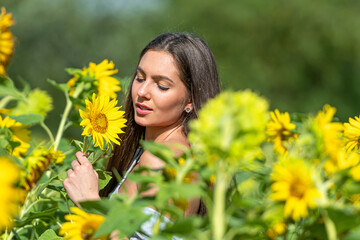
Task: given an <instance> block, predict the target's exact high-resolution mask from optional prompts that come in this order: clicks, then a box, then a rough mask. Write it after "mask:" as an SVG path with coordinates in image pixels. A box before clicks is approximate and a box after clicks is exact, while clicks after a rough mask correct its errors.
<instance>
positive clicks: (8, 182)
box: [0, 157, 20, 232]
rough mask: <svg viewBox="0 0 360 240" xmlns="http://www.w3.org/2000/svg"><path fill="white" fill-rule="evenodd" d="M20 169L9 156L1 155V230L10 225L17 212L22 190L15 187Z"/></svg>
mask: <svg viewBox="0 0 360 240" xmlns="http://www.w3.org/2000/svg"><path fill="white" fill-rule="evenodd" d="M19 176H20V169H19V168H18V167H17V166H16V165H15V164H13V163H12V162H11V160H10V159H9V158H6V157H0V196H1V197H0V212H1V214H0V232H1V230H3V229H4V228H5V227H9V226H10V223H11V218H12V216H13V215H15V214H16V212H17V203H18V201H19V197H20V190H19V189H17V188H15V187H14V186H15V184H16V183H17V182H18V180H19Z"/></svg>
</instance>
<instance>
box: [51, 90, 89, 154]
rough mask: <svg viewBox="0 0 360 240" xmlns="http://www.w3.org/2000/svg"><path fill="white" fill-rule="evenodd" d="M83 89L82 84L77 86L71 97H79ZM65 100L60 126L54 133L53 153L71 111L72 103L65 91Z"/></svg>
mask: <svg viewBox="0 0 360 240" xmlns="http://www.w3.org/2000/svg"><path fill="white" fill-rule="evenodd" d="M83 89H84V84H83V83H81V84H79V85H78V86H77V87H76V89H75V91H74V94H73V97H74V98H77V97H78V96H79V95H80V93H81V92H82V90H83ZM65 98H66V106H65V110H64V113H63V115H62V117H61V121H60V125H59V128H58V131H57V133H56V138H55V142H54V150H55V151H56V150H57V149H58V147H59V144H60V140H61V137H62V135H63V133H64V130H65V129H64V126H65V123H66V120H67V117H68V116H69V113H70V110H71V107H72V102H71V100H70V97H69V93H68V92H67V91H66V92H65Z"/></svg>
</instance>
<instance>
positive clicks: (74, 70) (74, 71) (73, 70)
mask: <svg viewBox="0 0 360 240" xmlns="http://www.w3.org/2000/svg"><path fill="white" fill-rule="evenodd" d="M65 71H66V72H67V73H68V74H70V75H75V74H81V69H79V68H65Z"/></svg>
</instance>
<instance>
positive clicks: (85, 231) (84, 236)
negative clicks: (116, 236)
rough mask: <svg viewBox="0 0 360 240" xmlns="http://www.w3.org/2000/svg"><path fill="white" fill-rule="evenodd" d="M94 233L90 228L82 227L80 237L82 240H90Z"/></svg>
mask: <svg viewBox="0 0 360 240" xmlns="http://www.w3.org/2000/svg"><path fill="white" fill-rule="evenodd" d="M94 233H95V229H93V228H92V227H90V226H84V227H83V229H82V231H81V237H82V239H84V240H90V239H92V235H94Z"/></svg>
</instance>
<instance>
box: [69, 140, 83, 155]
mask: <svg viewBox="0 0 360 240" xmlns="http://www.w3.org/2000/svg"><path fill="white" fill-rule="evenodd" d="M70 144H71V145H72V146H74V147H75V148H76V150H77V151H81V152H82V151H83V149H84V143H83V142H81V141H78V140H74V139H73V140H72V141H71V143H70Z"/></svg>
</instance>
